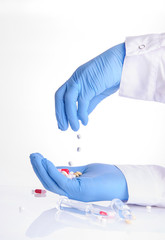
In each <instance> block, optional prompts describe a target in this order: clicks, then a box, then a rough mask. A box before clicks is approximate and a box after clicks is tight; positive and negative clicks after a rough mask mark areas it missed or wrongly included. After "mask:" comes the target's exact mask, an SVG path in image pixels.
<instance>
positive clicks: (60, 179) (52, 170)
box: [46, 160, 71, 191]
mask: <svg viewBox="0 0 165 240" xmlns="http://www.w3.org/2000/svg"><path fill="white" fill-rule="evenodd" d="M46 165H47V171H48V174H49V175H50V176H51V178H52V179H53V180H54V181H55V182H56V183H57V185H58V186H59V187H60V188H61V189H63V190H64V191H66V189H67V186H68V185H69V182H70V181H71V179H69V178H67V177H66V176H64V175H63V174H61V173H60V172H59V171H58V169H57V168H56V167H55V166H54V164H53V163H52V162H50V161H49V160H47V161H46ZM70 184H71V183H70Z"/></svg>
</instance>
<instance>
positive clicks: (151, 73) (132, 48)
mask: <svg viewBox="0 0 165 240" xmlns="http://www.w3.org/2000/svg"><path fill="white" fill-rule="evenodd" d="M125 47H126V56H125V59H124V64H123V70H122V76H121V83H120V89H119V95H120V96H124V97H130V98H135V99H141V100H148V101H157V102H162V103H165V33H162V34H149V35H143V36H138V37H127V38H126V40H125Z"/></svg>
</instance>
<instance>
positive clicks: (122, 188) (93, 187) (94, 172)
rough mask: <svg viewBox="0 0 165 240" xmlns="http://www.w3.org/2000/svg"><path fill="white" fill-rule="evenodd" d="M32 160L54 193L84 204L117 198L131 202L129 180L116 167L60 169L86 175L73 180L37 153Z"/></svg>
mask: <svg viewBox="0 0 165 240" xmlns="http://www.w3.org/2000/svg"><path fill="white" fill-rule="evenodd" d="M30 159H31V164H32V166H33V169H34V171H35V173H36V175H37V176H38V178H39V179H40V181H41V183H42V184H43V186H44V187H45V188H46V189H47V190H49V191H51V192H54V193H57V194H59V195H63V196H67V197H68V198H70V199H74V200H79V201H83V202H90V201H106V200H112V199H114V198H119V199H121V200H122V201H126V200H128V190H127V183H126V179H125V177H124V175H123V173H122V172H121V171H120V170H119V169H118V168H117V167H116V166H114V165H108V164H99V163H95V164H89V165H86V166H81V167H68V166H67V167H66V166H65V167H64V166H63V167H58V168H68V169H69V171H73V172H76V171H80V172H82V176H80V177H77V178H74V179H69V178H67V177H66V176H64V175H63V174H62V173H60V172H59V171H58V168H56V167H55V166H54V165H53V163H52V162H50V161H48V160H47V159H46V158H44V157H43V156H42V155H41V154H39V153H33V154H31V155H30Z"/></svg>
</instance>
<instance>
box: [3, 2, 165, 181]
mask: <svg viewBox="0 0 165 240" xmlns="http://www.w3.org/2000/svg"><path fill="white" fill-rule="evenodd" d="M164 9H165V8H164V1H163V0H162V1H161V0H157V1H153V0H152V1H151V0H150V1H144V0H139V1H131V0H125V1H123V0H115V1H110V0H109V1H108V0H100V1H98V0H83V1H80V0H70V1H68V0H60V1H57V0H54V1H53V0H52V1H51V0H47V1H43V0H31V1H30V0H29V1H28V0H18V1H16V0H12V1H8V0H4V1H3V0H1V1H0V184H1V185H5V184H7V185H29V186H30V185H35V184H38V185H39V184H40V183H39V180H38V179H37V177H36V176H35V174H34V172H33V170H32V167H31V164H30V161H29V155H30V153H32V152H40V153H41V154H43V155H44V157H46V158H47V159H49V160H51V161H52V162H53V163H54V164H55V165H63V164H67V163H68V161H70V160H71V161H73V163H74V165H83V164H87V163H91V162H103V163H110V164H127V163H129V164H163V163H165V147H164V143H165V105H164V104H161V103H155V102H144V101H138V100H133V99H126V98H122V97H119V96H118V93H116V94H114V95H113V96H110V97H109V98H107V99H106V100H104V101H102V102H101V103H100V104H99V106H97V108H96V109H95V111H94V112H93V113H91V115H90V117H89V124H88V126H86V127H83V126H81V128H80V131H79V133H80V134H81V135H82V139H81V140H78V139H77V138H76V134H77V133H75V132H73V131H71V130H70V129H69V130H68V131H66V132H61V131H60V130H59V129H58V127H57V123H56V119H55V111H54V93H55V91H56V90H57V89H58V87H60V86H61V85H62V84H63V83H64V82H65V81H66V80H67V79H68V78H69V77H70V76H71V75H72V73H73V72H74V71H75V69H76V68H77V67H78V66H79V65H81V64H83V63H85V62H86V61H88V60H90V59H91V58H93V57H95V56H97V55H98V54H100V53H102V52H103V51H105V50H107V49H108V48H110V47H112V46H114V45H116V44H118V43H121V42H124V40H125V37H126V36H136V35H142V34H148V33H161V32H165V10H164ZM78 146H80V147H81V148H82V151H81V152H80V153H77V152H76V148H77V147H78Z"/></svg>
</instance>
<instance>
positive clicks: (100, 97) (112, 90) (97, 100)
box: [88, 85, 119, 114]
mask: <svg viewBox="0 0 165 240" xmlns="http://www.w3.org/2000/svg"><path fill="white" fill-rule="evenodd" d="M118 88H119V86H118V85H117V86H114V87H112V88H109V89H106V90H105V91H104V92H102V93H100V94H99V95H97V96H95V97H93V98H92V99H91V101H90V104H89V107H88V114H90V113H91V112H92V111H93V110H94V109H95V107H96V106H97V105H98V104H99V103H100V102H101V101H102V100H103V99H104V98H106V97H108V96H109V95H111V94H113V93H115V92H116V91H117V90H118Z"/></svg>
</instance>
